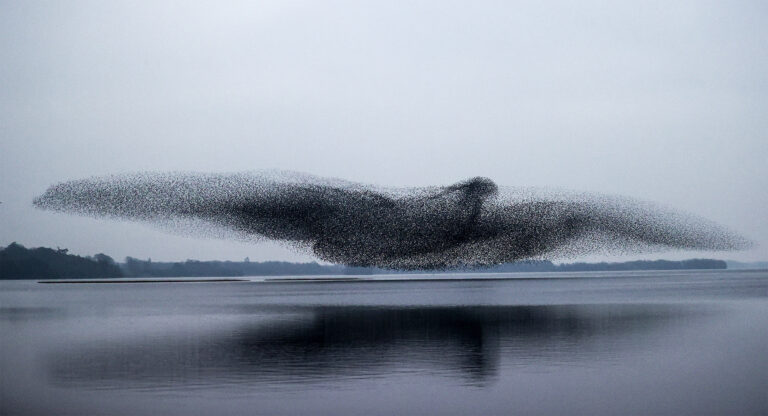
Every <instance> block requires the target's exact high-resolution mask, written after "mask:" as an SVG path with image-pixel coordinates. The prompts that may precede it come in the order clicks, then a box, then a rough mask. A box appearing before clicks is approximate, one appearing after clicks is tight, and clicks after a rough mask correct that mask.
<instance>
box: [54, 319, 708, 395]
mask: <svg viewBox="0 0 768 416" xmlns="http://www.w3.org/2000/svg"><path fill="white" fill-rule="evenodd" d="M249 314H250V315H245V319H244V320H241V321H239V322H238V323H237V324H233V325H231V326H226V327H221V328H217V329H208V330H195V331H192V332H186V333H181V334H178V333H177V334H165V335H157V334H154V335H147V333H143V332H142V330H141V326H139V328H138V330H136V333H134V334H133V336H132V337H131V338H128V339H127V340H126V339H114V338H109V337H107V338H97V339H93V340H88V341H87V342H85V341H83V342H82V343H81V344H76V345H68V346H67V347H66V348H59V349H57V350H54V351H52V352H51V353H50V354H48V355H47V357H46V361H45V362H46V368H47V371H48V374H49V376H50V378H51V380H52V381H53V382H54V383H55V384H58V385H63V386H79V387H89V388H126V387H127V388H157V387H162V386H168V387H169V388H170V387H173V388H180V387H182V386H187V387H193V386H201V385H205V386H213V385H222V384H231V383H247V384H258V385H260V386H269V387H270V388H272V387H275V386H280V385H293V384H296V383H305V384H312V383H319V382H322V383H324V384H326V383H328V382H333V381H334V380H347V381H349V379H350V378H354V377H362V378H374V377H385V376H391V375H393V374H398V373H402V374H405V373H408V374H413V373H425V374H430V375H438V376H445V377H447V378H449V379H452V380H456V381H457V382H460V383H464V384H475V385H485V384H487V383H491V382H493V380H494V378H495V377H496V375H497V374H498V373H499V368H500V367H501V366H503V365H510V366H522V367H524V366H526V365H527V364H528V363H536V365H538V366H542V365H544V366H546V365H550V366H562V365H577V364H579V365H580V364H583V365H589V363H590V362H591V361H595V360H599V361H601V362H602V363H603V364H604V363H605V361H606V360H611V359H612V358H615V359H620V358H621V357H622V354H624V355H625V354H626V353H628V352H629V351H632V350H633V348H636V343H637V342H638V339H639V338H647V337H648V334H649V333H652V332H653V331H663V330H664V329H665V328H668V327H669V325H670V324H671V323H673V322H675V321H679V320H680V319H684V318H686V317H691V316H693V314H692V311H691V310H688V309H684V308H682V307H681V306H661V305H653V306H644V305H636V304H635V305H592V306H589V305H578V306H454V307H369V306H318V307H285V308H283V309H281V310H275V308H269V309H267V310H264V311H261V312H259V311H255V310H252V309H251V310H249ZM249 317H252V318H253V319H250V318H249ZM190 319H194V317H190ZM651 338H652V337H651Z"/></svg>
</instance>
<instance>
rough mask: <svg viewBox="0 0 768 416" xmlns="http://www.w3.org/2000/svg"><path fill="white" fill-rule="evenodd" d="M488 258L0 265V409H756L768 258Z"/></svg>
mask: <svg viewBox="0 0 768 416" xmlns="http://www.w3.org/2000/svg"><path fill="white" fill-rule="evenodd" d="M488 276H491V275H481V276H480V277H488ZM418 277H419V278H421V279H423V278H424V276H418ZM454 277H456V276H454ZM465 277H467V276H465ZM492 277H529V278H526V279H516V280H493V279H491V280H481V281H473V280H471V277H470V278H468V279H464V280H461V279H457V280H452V281H424V280H417V281H407V279H408V277H407V276H405V277H403V276H397V278H403V279H406V281H347V282H322V283H313V282H288V283H286V282H280V283H278V282H263V281H258V280H259V279H253V281H242V282H184V283H144V284H131V283H126V284H54V285H50V284H39V283H37V282H34V281H5V282H0V336H1V337H0V380H1V381H0V383H2V384H0V388H1V391H0V414H76V415H83V414H106V415H119V414H129V415H134V414H147V415H150V414H173V415H187V414H202V415H208V414H248V415H259V414H264V415H276V414H286V415H294V414H321V415H346V414H390V415H406V414H457V415H463V414H471V415H489V414H491V415H494V414H500V415H501V414H504V415H507V414H542V415H552V414H563V415H574V414H583V415H596V414H597V415H600V414H605V415H614V414H622V415H626V414H638V415H651V414H652V415H656V414H668V415H680V414H690V415H704V414H713V415H741V414H744V415H747V414H754V415H760V414H762V415H765V414H768V272H765V271H761V272H749V271H730V272H722V271H718V272H715V271H703V272H702V271H695V272H694V271H691V272H679V271H677V272H643V273H638V272H630V273H627V272H625V273H574V274H563V273H559V274H541V273H538V274H514V275H506V276H499V275H495V276H492ZM530 277H535V278H530ZM390 278H391V277H390Z"/></svg>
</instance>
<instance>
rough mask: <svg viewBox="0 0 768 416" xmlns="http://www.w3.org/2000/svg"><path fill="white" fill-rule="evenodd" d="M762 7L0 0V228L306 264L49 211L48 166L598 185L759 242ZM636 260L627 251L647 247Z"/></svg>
mask: <svg viewBox="0 0 768 416" xmlns="http://www.w3.org/2000/svg"><path fill="white" fill-rule="evenodd" d="M766 22H768V3H766V2H765V1H754V2H748V1H747V2H740V1H720V2H707V1H699V0H696V1H681V2H675V1H668V0H664V1H658V2H651V1H648V2H637V1H635V2H616V1H566V2H549V1H531V2H512V1H496V2H494V1H487V2H486V1H464V2H459V1H446V0H439V1H403V2H393V1H377V2H364V1H359V0H355V1H349V2H342V1H308V2H301V1H286V0H279V1H274V2H257V1H244V2H224V1H210V2H193V1H180V2H162V1H147V2H137V1H130V2H119V1H93V2H81V1H66V2H63V1H51V2H37V1H2V0H0V56H1V57H2V58H1V60H0V140H1V142H0V174H1V175H2V176H1V180H2V182H1V183H0V201H2V204H1V205H0V245H6V244H8V243H10V242H12V241H18V242H19V243H22V244H24V245H27V246H53V247H56V246H59V247H67V248H69V249H70V250H71V251H72V252H74V253H77V254H94V253H97V252H105V253H107V254H110V255H113V256H114V257H115V258H117V259H122V258H123V257H125V256H127V255H131V256H135V257H140V258H146V257H152V258H153V259H157V260H183V259H187V258H199V259H237V260H240V259H242V258H243V257H246V256H249V257H250V259H251V260H252V261H255V260H268V259H280V260H307V259H310V258H311V257H309V256H306V255H298V254H295V253H293V252H291V251H289V250H288V249H284V248H281V247H279V246H276V245H274V244H269V243H263V244H257V245H254V244H246V243H237V242H230V241H225V240H213V239H196V238H189V237H180V236H174V235H169V234H165V233H163V232H161V231H156V230H154V229H152V228H149V227H148V226H145V225H141V224H134V223H123V222H116V221H110V220H97V219H91V218H83V217H77V216H72V215H66V214H55V213H50V212H45V211H39V210H36V209H34V208H33V206H32V199H33V198H34V197H35V196H36V195H39V194H40V193H42V192H43V191H45V189H46V188H47V187H48V186H49V185H51V184H53V183H56V182H59V181H63V180H69V179H77V178H82V177H87V176H92V175H104V174H111V173H123V172H134V171H169V170H173V171H179V170H181V171H201V172H231V171H243V170H253V169H272V168H274V169H289V170H298V171H303V172H308V173H312V174H315V175H321V176H332V177H339V178H343V179H347V180H353V181H360V182H368V183H373V184H377V185H385V186H386V185H392V186H420V185H441V184H450V183H453V182H456V181H458V180H461V179H464V178H468V177H473V176H478V175H480V176H487V177H489V178H492V179H493V180H494V181H495V182H496V183H497V184H499V185H526V186H529V185H534V186H545V187H561V188H570V189H575V190H584V191H595V192H605V193H616V194H622V195H628V196H633V197H638V198H644V199H649V200H653V201H656V202H658V203H661V204H663V205H667V206H671V207H675V208H678V209H681V210H684V211H688V212H691V213H694V214H697V215H700V216H703V217H706V218H709V219H711V220H714V221H717V222H719V223H721V224H722V225H725V226H727V227H729V228H731V229H733V230H736V231H738V232H740V233H742V234H744V235H745V236H747V237H749V238H751V239H753V240H755V241H756V242H757V243H758V244H759V246H758V247H757V248H755V249H753V250H750V251H747V252H741V253H662V254H659V255H658V256H655V255H654V256H651V257H665V258H680V257H688V256H694V255H696V256H708V257H719V258H729V259H741V260H763V259H768V208H767V207H768V75H767V74H768V24H766ZM642 257H646V258H647V257H649V256H648V255H645V256H642Z"/></svg>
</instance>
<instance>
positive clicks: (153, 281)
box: [37, 279, 248, 284]
mask: <svg viewBox="0 0 768 416" xmlns="http://www.w3.org/2000/svg"><path fill="white" fill-rule="evenodd" d="M247 281H248V280H246V279H151V280H40V281H38V282H37V283H43V284H53V283H200V282H204V283H211V282H247Z"/></svg>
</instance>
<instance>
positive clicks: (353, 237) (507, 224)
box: [34, 172, 750, 269]
mask: <svg viewBox="0 0 768 416" xmlns="http://www.w3.org/2000/svg"><path fill="white" fill-rule="evenodd" d="M34 204H35V205H36V206H37V207H39V208H44V209H50V210H55V211H63V212H72V213H79V214H85V215H93V216H105V217H112V218H120V219H128V220H138V221H145V222H150V223H153V224H157V225H160V226H162V227H164V228H166V229H170V230H173V231H177V232H178V231H180V232H193V233H197V234H203V235H209V236H218V237H224V238H239V239H246V240H259V239H265V238H266V239H271V240H277V241H280V242H283V243H285V244H288V245H291V246H293V247H296V248H300V249H308V250H310V251H311V252H313V253H314V254H315V255H316V256H318V257H319V258H321V259H323V260H326V261H329V262H334V263H341V264H346V265H350V266H377V267H384V268H395V269H430V268H446V267H461V266H469V265H492V264H499V263H508V262H514V261H518V260H525V259H534V258H543V257H545V256H546V257H549V258H557V257H569V256H575V255H583V254H589V253H598V252H617V253H628V252H638V251H648V250H659V249H686V250H733V249H741V248H746V247H749V246H750V242H748V241H747V240H745V239H744V238H742V237H740V236H738V235H736V234H734V233H731V232H729V231H727V230H725V229H723V228H722V227H720V226H718V225H716V224H713V223H711V222H709V221H706V220H704V219H700V218H696V217H693V216H690V215H686V214H683V213H678V212H674V211H670V210H667V209H663V208H660V207H656V206H654V205H652V204H649V203H646V202H642V201H636V200H631V199H628V198H620V197H611V196H604V195H587V194H578V193H569V192H555V191H547V190H535V189H528V188H499V187H497V186H496V184H495V183H494V182H493V181H491V180H490V179H486V178H473V179H469V180H466V181H463V182H459V183H456V184H454V185H450V186H442V187H427V188H412V189H379V188H376V187H373V186H367V185H362V184H357V183H351V182H345V181H341V180H331V179H322V178H318V177H314V176H310V175H302V174H298V173H286V172H271V173H270V172H264V173H242V174H135V175H122V176H109V177H102V178H92V179H84V180H76V181H69V182H63V183H60V184H57V185H54V186H52V187H50V188H49V189H48V190H47V191H46V192H45V193H44V194H43V195H41V196H40V197H38V198H36V199H35V201H34Z"/></svg>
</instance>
